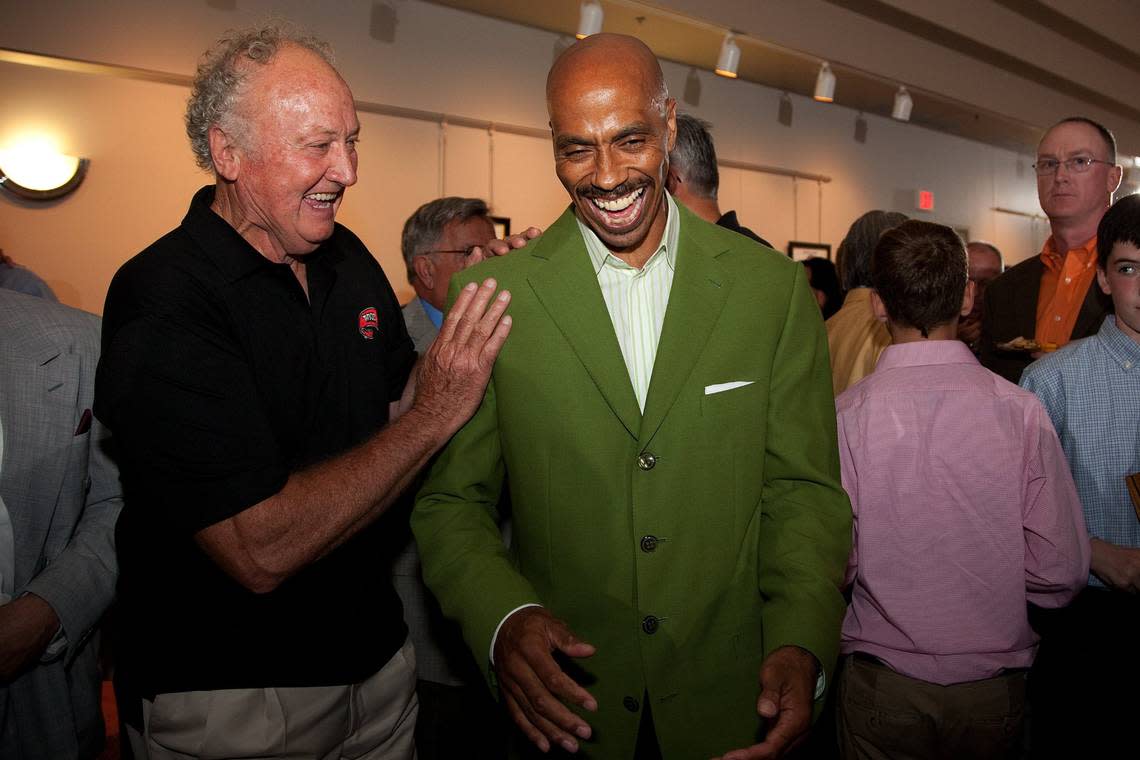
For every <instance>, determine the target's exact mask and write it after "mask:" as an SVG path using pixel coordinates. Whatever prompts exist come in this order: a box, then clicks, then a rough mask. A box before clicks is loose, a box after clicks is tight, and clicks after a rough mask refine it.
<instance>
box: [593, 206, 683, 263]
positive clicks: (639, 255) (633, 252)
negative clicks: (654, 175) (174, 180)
mask: <svg viewBox="0 0 1140 760" xmlns="http://www.w3.org/2000/svg"><path fill="white" fill-rule="evenodd" d="M668 221H669V201H668V200H667V199H666V198H665V196H664V195H662V196H661V208H660V209H659V210H658V212H657V218H656V219H654V220H653V225H652V226H651V227H650V228H649V232H648V234H646V236H645V238H644V239H643V240H642V241H641V242H640V243H639V244H638V245H637V246H636V247H633V248H629V249H627V250H622V251H615V250H613V249H611V248H609V246H606V248H607V250H609V252H610V253H612V254H613V255H614V256H617V257H618V258H619V259H621V260H622V261H624V262H625V263H626V264H629V265H630V266H631V267H633V268H634V269H641V268H642V267H643V266H645V264H646V263H647V262H648V261H649V260H650V259H651V258H653V254H655V253H657V249H658V248H660V247H661V241H662V240H663V239H664V238H665V228H666V225H667V224H668Z"/></svg>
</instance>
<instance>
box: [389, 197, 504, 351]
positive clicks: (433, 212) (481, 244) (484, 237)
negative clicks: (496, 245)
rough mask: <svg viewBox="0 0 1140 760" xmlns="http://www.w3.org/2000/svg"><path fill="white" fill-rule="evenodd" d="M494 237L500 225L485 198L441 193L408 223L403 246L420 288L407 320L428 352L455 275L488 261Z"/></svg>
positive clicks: (410, 278) (410, 276)
mask: <svg viewBox="0 0 1140 760" xmlns="http://www.w3.org/2000/svg"><path fill="white" fill-rule="evenodd" d="M494 239H495V225H494V224H493V223H492V222H491V217H490V216H489V214H488V209H487V204H486V203H485V202H483V201H482V200H480V199H479V198H457V197H454V196H451V197H448V198H437V199H436V200H434V201H430V202H429V203H425V204H424V205H422V206H420V207H419V208H418V209H416V211H415V213H413V214H412V215H411V216H410V217H408V221H406V222H404V232H403V234H402V235H401V237H400V249H401V251H402V252H403V254H404V264H405V265H406V266H407V268H408V282H409V283H411V285H412V287H413V288H414V289H415V291H416V297H415V298H414V299H412V300H411V301H409V302H408V304H407V305H406V306H405V307H404V324H406V325H407V326H408V334H409V335H411V336H412V341H413V342H414V343H415V346H416V351H417V352H419V353H422V352H423V351H425V350H426V349H427V347H428V346H429V345H431V342H432V341H433V340H435V336H436V334H437V333H438V332H439V327H440V325H441V324H442V323H443V307H444V304H445V302H446V301H447V286H448V284H449V283H450V282H451V276H452V275H453V274H455V273H456V272H459V271H461V270H464V269H466V268H467V267H469V266H471V265H472V264H477V263H479V262H480V261H482V260H483V251H484V248H485V246H486V245H487V243H488V242H489V241H491V240H494Z"/></svg>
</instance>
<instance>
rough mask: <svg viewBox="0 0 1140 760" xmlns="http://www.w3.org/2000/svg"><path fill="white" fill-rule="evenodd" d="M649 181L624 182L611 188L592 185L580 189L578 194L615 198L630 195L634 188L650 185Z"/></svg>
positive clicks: (603, 198) (598, 197)
mask: <svg viewBox="0 0 1140 760" xmlns="http://www.w3.org/2000/svg"><path fill="white" fill-rule="evenodd" d="M648 186H649V183H648V182H622V183H621V184H620V185H618V186H617V187H611V188H610V189H609V190H603V189H602V188H600V187H595V186H593V185H590V186H589V187H585V188H582V189H581V190H579V191H578V195H580V196H582V197H583V198H590V199H595V198H597V199H601V200H613V199H614V198H621V197H623V196H626V195H629V194H630V193H632V192H633V191H634V190H637V189H638V188H640V187H648Z"/></svg>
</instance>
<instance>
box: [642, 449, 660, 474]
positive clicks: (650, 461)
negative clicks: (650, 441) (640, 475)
mask: <svg viewBox="0 0 1140 760" xmlns="http://www.w3.org/2000/svg"><path fill="white" fill-rule="evenodd" d="M637 466H638V467H640V468H641V469H643V470H652V469H653V468H654V467H656V466H657V457H655V456H654V455H653V452H651V451H643V452H641V453H640V454H638V455H637Z"/></svg>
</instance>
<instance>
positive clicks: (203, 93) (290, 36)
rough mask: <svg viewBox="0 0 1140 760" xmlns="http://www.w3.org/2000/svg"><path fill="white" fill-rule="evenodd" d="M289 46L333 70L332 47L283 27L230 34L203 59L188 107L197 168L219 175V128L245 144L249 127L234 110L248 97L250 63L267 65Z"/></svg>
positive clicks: (257, 28) (187, 128)
mask: <svg viewBox="0 0 1140 760" xmlns="http://www.w3.org/2000/svg"><path fill="white" fill-rule="evenodd" d="M286 44H293V45H300V46H301V47H303V48H306V49H308V50H311V51H312V52H314V53H316V54H317V55H319V56H320V57H321V58H322V59H324V60H325V61H326V62H328V64H329V65H330V66H331V65H332V64H333V57H332V50H331V48H329V46H328V44H327V43H325V42H324V41H322V40H319V39H317V38H316V37H313V36H311V35H308V34H304V33H302V32H300V31H299V30H297V29H295V28H293V27H291V26H288V25H284V24H272V25H267V26H261V27H255V28H249V29H238V30H233V31H230V32H227V33H226V35H225V36H224V37H222V38H221V39H220V40H218V41H217V42H216V43H214V46H213V47H211V48H210V49H209V50H208V51H206V53H205V55H203V56H202V61H201V63H199V64H198V72H197V74H195V75H194V84H193V90H192V91H191V93H190V100H188V101H187V103H186V135H187V136H188V137H189V138H190V147H191V148H192V149H193V150H194V160H195V161H196V162H197V164H198V166H200V167H202V168H203V169H205V170H206V171H214V160H213V157H212V156H211V155H210V127H212V126H214V125H215V124H216V125H218V126H220V127H222V129H224V130H226V131H227V132H236V133H237V134H238V135H240V136H241V138H242V139H243V140H244V130H243V126H244V125H243V124H241V123H240V122H239V121H236V120H237V119H240V116H239V115H238V114H236V113H234V111H235V105H236V104H237V102H238V100H239V99H240V97H241V95H242V94H243V90H244V88H243V84H244V82H245V79H246V77H247V76H248V73H249V70H250V69H249V63H250V62H253V63H257V64H260V65H262V66H264V65H265V64H267V63H269V62H270V61H271V60H273V56H274V55H275V54H276V53H277V51H278V49H279V48H280V47H281V46H282V45H286Z"/></svg>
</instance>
